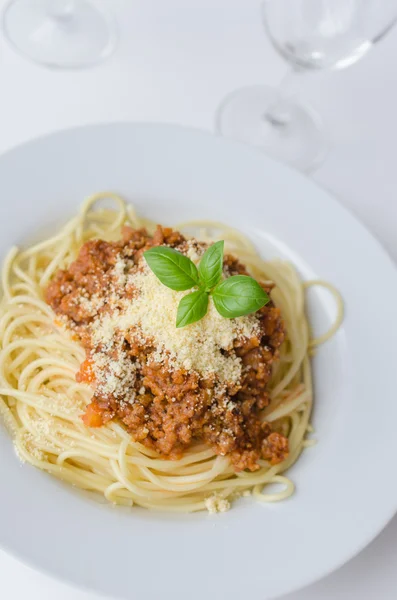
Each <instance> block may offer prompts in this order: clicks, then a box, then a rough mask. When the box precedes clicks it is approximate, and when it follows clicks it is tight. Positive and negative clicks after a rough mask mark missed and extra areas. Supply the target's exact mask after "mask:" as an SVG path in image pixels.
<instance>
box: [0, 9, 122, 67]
mask: <svg viewBox="0 0 397 600" xmlns="http://www.w3.org/2000/svg"><path fill="white" fill-rule="evenodd" d="M68 4H69V8H68ZM54 6H55V5H54V0H11V2H10V3H9V4H8V5H7V7H6V8H5V10H4V13H3V31H4V35H5V37H6V39H7V40H8V41H9V42H10V44H11V45H12V46H13V47H14V49H15V50H17V51H18V52H19V53H20V54H22V55H23V56H24V57H27V58H29V59H31V60H33V61H34V62H37V63H40V64H43V65H46V66H48V67H58V68H70V69H75V68H81V67H89V66H92V65H94V64H96V63H98V62H100V61H102V60H104V59H105V58H107V57H108V56H109V55H110V54H111V53H112V52H113V50H114V48H115V45H116V38H117V36H116V30H115V23H114V22H113V21H112V19H111V18H110V17H109V16H108V15H107V14H105V12H103V11H102V10H101V9H100V8H98V7H96V6H95V5H93V4H91V2H89V1H87V0H74V1H73V2H70V3H68V2H65V3H64V6H65V8H64V10H63V11H62V10H61V9H60V11H59V13H55V14H54Z"/></svg>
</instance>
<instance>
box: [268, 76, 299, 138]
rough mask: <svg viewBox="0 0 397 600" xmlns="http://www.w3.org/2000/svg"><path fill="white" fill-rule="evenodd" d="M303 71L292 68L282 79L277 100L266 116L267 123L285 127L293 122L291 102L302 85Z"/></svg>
mask: <svg viewBox="0 0 397 600" xmlns="http://www.w3.org/2000/svg"><path fill="white" fill-rule="evenodd" d="M300 78H301V71H300V70H298V69H296V68H293V67H292V68H291V69H289V70H288V71H287V73H286V74H285V75H284V77H283V78H282V80H281V82H280V84H279V86H278V89H277V99H276V101H275V102H274V103H272V104H271V105H270V106H269V107H268V108H267V110H266V112H265V114H264V119H265V121H266V122H267V123H270V124H271V125H273V126H275V127H285V126H287V125H288V124H289V123H290V121H291V113H290V108H289V104H290V100H291V98H293V97H294V96H296V94H297V90H298V85H300Z"/></svg>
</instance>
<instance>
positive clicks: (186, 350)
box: [93, 247, 259, 393]
mask: <svg viewBox="0 0 397 600" xmlns="http://www.w3.org/2000/svg"><path fill="white" fill-rule="evenodd" d="M191 249H192V247H191V248H190V250H191ZM195 251H196V250H195ZM142 262H143V261H142ZM120 264H121V263H120V262H119V261H118V262H117V265H120ZM117 270H118V271H119V270H121V267H120V266H117ZM123 272H124V267H123ZM126 285H128V286H131V288H133V289H134V290H135V296H134V298H133V299H132V300H128V301H126V300H123V301H122V303H120V302H119V303H118V305H117V308H115V310H114V311H113V312H111V313H107V314H105V315H104V316H100V317H98V318H97V320H96V321H95V323H94V326H93V340H94V342H95V343H96V344H97V345H100V344H103V345H108V346H109V345H110V344H112V340H114V338H115V335H117V334H118V335H120V334H125V333H127V332H128V331H131V330H133V331H134V335H138V336H139V337H140V341H141V342H143V343H145V342H146V340H147V339H150V340H153V343H154V346H155V347H156V350H155V351H154V352H153V354H152V355H151V358H152V360H153V361H155V362H156V363H163V362H165V361H167V362H168V364H169V365H170V366H171V367H175V368H183V369H185V370H186V371H194V372H197V373H199V374H200V375H202V376H204V377H206V376H211V375H215V376H216V377H217V379H218V381H220V382H221V383H223V384H238V382H239V381H240V378H241V373H242V362H241V359H240V358H239V357H238V356H237V355H236V353H235V351H234V349H233V344H234V341H235V340H236V339H239V338H250V337H252V336H253V335H255V334H256V333H257V332H258V329H259V325H258V319H257V317H256V316H255V315H249V316H245V317H240V318H238V319H225V318H224V317H222V316H221V315H220V314H219V313H218V312H217V310H216V309H215V306H214V303H213V301H212V299H211V297H210V299H209V305H208V312H207V314H206V316H205V317H204V318H203V319H201V320H200V321H198V322H197V323H192V324H191V325H188V326H186V327H183V328H180V329H177V328H176V315H177V309H178V305H179V302H180V300H181V298H182V297H183V296H184V295H186V294H188V293H189V291H187V292H176V291H174V290H171V289H169V288H167V287H166V286H164V285H163V284H162V283H161V282H160V281H159V279H158V278H157V277H156V276H155V275H154V273H153V272H152V271H151V270H150V269H149V267H148V266H147V265H146V263H143V264H142V266H141V268H139V269H137V268H135V270H130V272H129V273H128V275H127V276H126ZM103 366H104V365H102V367H103ZM98 367H101V365H100V364H99V363H98ZM114 375H115V377H116V378H117V377H118V375H117V373H114ZM130 376H132V374H130ZM116 383H117V382H116V381H115V379H112V381H111V382H110V381H109V382H108V386H109V387H112V386H116ZM109 392H110V389H109ZM110 393H114V392H113V391H112V392H110Z"/></svg>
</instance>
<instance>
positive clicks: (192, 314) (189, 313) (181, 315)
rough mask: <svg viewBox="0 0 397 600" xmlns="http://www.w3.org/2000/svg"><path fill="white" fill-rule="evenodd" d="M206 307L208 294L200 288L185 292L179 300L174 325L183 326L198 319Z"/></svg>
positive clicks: (204, 312) (203, 314)
mask: <svg viewBox="0 0 397 600" xmlns="http://www.w3.org/2000/svg"><path fill="white" fill-rule="evenodd" d="M207 309H208V294H207V293H206V292H203V291H202V290H197V292H192V293H191V294H187V295H186V296H184V297H183V298H182V300H181V301H180V302H179V306H178V313H177V316H176V326H177V327H185V325H190V323H195V322H196V321H200V319H202V318H203V317H204V316H205V315H206V314H207Z"/></svg>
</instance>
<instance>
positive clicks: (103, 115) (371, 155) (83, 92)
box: [0, 0, 397, 600]
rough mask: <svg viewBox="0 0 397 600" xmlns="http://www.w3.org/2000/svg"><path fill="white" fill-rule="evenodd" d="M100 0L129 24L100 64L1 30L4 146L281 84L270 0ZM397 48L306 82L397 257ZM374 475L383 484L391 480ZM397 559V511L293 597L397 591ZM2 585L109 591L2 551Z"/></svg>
mask: <svg viewBox="0 0 397 600" xmlns="http://www.w3.org/2000/svg"><path fill="white" fill-rule="evenodd" d="M98 1H101V2H105V3H107V4H108V6H110V7H111V10H113V12H114V13H115V15H116V17H117V19H118V22H119V28H120V44H119V47H118V49H117V51H116V53H115V54H114V56H113V57H112V58H111V59H110V60H108V61H107V62H106V63H104V64H103V65H101V66H99V67H95V68H93V69H89V70H83V71H75V72H65V71H59V72H56V71H50V70H46V69H45V68H41V67H38V66H36V65H34V64H31V63H29V62H27V61H25V60H23V59H21V58H20V57H18V56H17V55H16V54H14V53H13V52H12V51H11V50H10V48H9V47H8V46H7V45H6V43H5V41H4V39H0V152H3V151H4V150H7V149H8V148H10V147H12V146H14V145H16V144H19V143H21V142H24V141H25V140H27V139H30V138H33V137H35V136H37V135H41V134H43V133H47V132H51V131H54V130H57V129H63V128H68V127H70V126H73V125H78V124H85V123H95V122H106V121H120V120H136V121H163V122H171V123H180V124H183V125H188V126H194V127H198V128H203V129H207V130H212V127H213V118H214V111H215V109H216V107H217V106H218V104H219V102H220V101H221V99H222V98H223V97H224V96H225V95H226V94H227V93H228V92H229V91H231V90H233V89H235V88H237V87H239V86H242V85H246V84H253V83H268V84H271V85H276V84H277V82H278V81H279V80H280V79H281V77H282V76H283V74H284V73H285V71H286V65H285V63H284V62H283V61H282V59H281V58H279V57H278V56H277V55H276V53H275V52H274V50H273V49H272V47H271V46H270V43H269V41H268V40H267V39H266V37H265V34H264V32H263V30H262V27H261V23H260V19H259V11H258V6H259V0H98ZM2 5H4V0H0V7H2ZM396 56H397V29H396V30H394V31H392V32H391V33H390V34H389V37H388V38H386V39H385V40H383V41H382V43H380V44H379V45H378V46H377V47H375V48H374V49H373V50H372V51H371V52H370V53H369V55H367V56H366V57H365V58H364V59H363V60H362V61H361V62H359V63H358V64H356V65H355V66H353V67H351V68H349V69H346V70H344V71H340V72H333V73H331V72H324V73H318V74H315V75H307V76H303V77H302V94H301V95H302V98H303V99H305V100H307V101H310V103H311V104H312V105H313V106H314V107H315V108H316V109H317V110H318V112H320V113H321V115H322V116H323V118H324V120H325V123H326V125H327V128H328V131H329V132H330V133H329V136H330V139H331V142H332V150H331V153H330V155H329V156H328V159H327V161H326V162H325V164H324V165H323V166H322V167H321V168H320V169H319V170H318V171H317V172H316V173H315V174H314V175H313V178H314V179H315V180H316V181H317V182H319V183H320V184H321V185H322V186H324V187H326V188H328V189H329V190H331V191H332V192H333V193H334V195H335V196H337V197H338V198H339V200H340V201H341V202H343V204H345V205H346V206H348V207H349V208H350V209H351V210H352V211H353V212H354V213H355V214H356V215H357V216H358V217H359V218H360V219H361V220H362V221H363V222H364V223H365V224H366V225H367V226H368V227H369V229H370V230H371V231H372V232H373V233H374V234H375V235H376V236H377V237H378V238H379V239H380V240H381V242H382V243H383V245H384V246H385V248H386V249H387V250H388V251H389V253H390V254H391V255H392V257H393V258H394V260H397V235H396V234H397V159H396V156H397V143H396V134H397V118H396V107H397V68H396ZM335 233H336V237H337V232H335ZM390 393H391V394H394V393H395V390H390ZM375 401H376V399H375ZM393 475H394V474H393V473H391V474H390V476H393ZM375 484H376V485H379V487H380V493H382V491H381V486H382V482H375ZM369 485H371V482H370V481H369ZM27 502H28V499H27ZM341 543H343V542H341ZM319 551H321V549H319ZM396 565H397V517H396V518H394V520H393V521H392V522H391V523H390V524H389V526H388V527H387V528H386V529H385V531H383V533H381V535H380V536H379V537H378V538H377V539H376V540H375V541H374V542H373V543H372V544H371V545H370V546H369V547H368V548H367V549H366V550H364V551H363V552H362V553H361V554H360V555H359V556H358V557H356V558H354V559H353V560H352V561H351V562H350V563H348V564H347V565H345V566H344V567H342V568H341V569H340V570H339V571H337V572H336V573H334V574H332V575H330V576H328V577H327V578H325V579H323V580H322V581H321V582H318V583H316V584H314V585H312V586H310V587H308V588H306V589H304V590H301V591H299V592H297V593H294V594H291V595H289V596H288V597H286V600H287V599H288V600H331V599H332V600H334V599H335V598H338V599H339V600H343V599H345V598H346V599H347V598H356V597H357V598H363V599H365V600H367V599H368V600H372V599H374V600H375V599H376V600H389V599H390V600H392V599H393V600H394V599H395V598H396V597H397V569H396ZM0 597H1V598H4V600H6V599H7V600H21V599H22V598H29V600H54V598H56V599H57V600H95V599H96V600H98V599H99V597H98V596H94V595H92V594H88V593H83V592H80V591H78V590H75V589H74V588H71V587H68V586H67V585H65V584H60V583H58V582H56V581H55V580H52V579H50V578H49V577H47V576H44V575H42V574H39V573H37V572H35V571H33V570H32V569H30V568H29V567H26V566H24V565H22V564H21V563H19V562H18V561H17V560H15V559H14V558H11V557H10V556H8V555H6V554H5V553H4V552H2V551H0ZM168 598H170V600H171V596H167V594H166V593H165V594H164V600H168ZM258 598H260V595H259V596H258ZM210 600H212V599H210Z"/></svg>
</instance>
